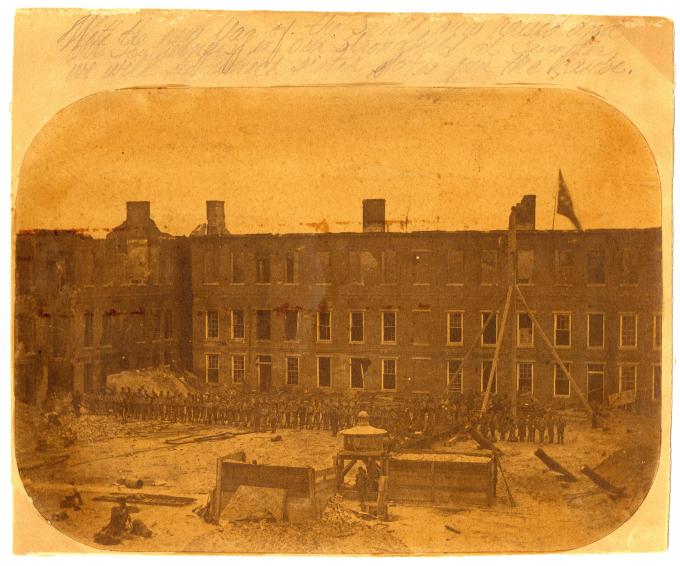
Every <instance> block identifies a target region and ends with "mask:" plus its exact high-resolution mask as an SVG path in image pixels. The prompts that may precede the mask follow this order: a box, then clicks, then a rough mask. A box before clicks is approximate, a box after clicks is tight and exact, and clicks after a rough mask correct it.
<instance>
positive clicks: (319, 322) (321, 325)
mask: <svg viewBox="0 0 680 566" xmlns="http://www.w3.org/2000/svg"><path fill="white" fill-rule="evenodd" d="M331 336H332V335H331V312H330V311H317V313H316V340H317V342H330V341H331Z"/></svg>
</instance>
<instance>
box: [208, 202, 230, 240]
mask: <svg viewBox="0 0 680 566" xmlns="http://www.w3.org/2000/svg"><path fill="white" fill-rule="evenodd" d="M205 208H206V215H207V218H208V225H207V229H206V234H207V235H208V236H216V235H219V234H225V233H226V231H227V229H226V225H225V222H224V201H223V200H207V201H205Z"/></svg>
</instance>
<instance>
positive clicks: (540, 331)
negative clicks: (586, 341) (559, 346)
mask: <svg viewBox="0 0 680 566" xmlns="http://www.w3.org/2000/svg"><path fill="white" fill-rule="evenodd" d="M515 289H516V290H517V295H518V296H519V298H520V300H521V301H522V304H523V305H524V308H525V309H526V311H527V314H528V315H529V317H530V318H531V320H532V321H533V323H534V326H535V327H536V329H537V330H538V334H539V335H540V337H541V338H542V339H543V341H544V342H545V344H546V346H548V348H549V349H550V353H551V354H552V356H553V358H554V359H555V361H556V362H557V365H559V366H560V369H561V370H562V371H563V372H564V375H566V376H567V378H568V379H569V382H570V383H571V384H572V386H573V387H574V391H576V394H577V395H578V397H579V399H580V400H581V403H583V406H584V407H585V408H586V410H587V411H588V413H589V414H590V415H592V414H593V408H592V407H591V406H590V403H588V399H586V396H585V395H584V394H583V391H581V388H580V387H579V386H578V383H576V380H575V379H574V378H573V377H572V376H571V373H569V370H567V368H566V366H565V365H564V363H563V362H562V358H560V355H559V354H558V353H557V350H556V349H555V347H554V346H553V345H552V342H551V341H550V340H549V339H548V337H547V336H546V334H545V332H543V328H542V327H541V325H540V324H539V322H538V320H537V319H536V315H534V313H533V312H532V310H531V309H530V308H529V304H528V303H527V301H526V299H525V298H524V295H522V291H520V289H519V287H518V286H517V285H515Z"/></svg>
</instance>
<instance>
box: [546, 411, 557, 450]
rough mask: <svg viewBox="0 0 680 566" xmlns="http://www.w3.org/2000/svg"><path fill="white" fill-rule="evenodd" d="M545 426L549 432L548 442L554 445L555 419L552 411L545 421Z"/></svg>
mask: <svg viewBox="0 0 680 566" xmlns="http://www.w3.org/2000/svg"><path fill="white" fill-rule="evenodd" d="M545 426H546V429H547V431H548V442H549V443H550V444H552V443H553V442H555V417H554V415H553V412H552V411H548V416H547V417H546V419H545Z"/></svg>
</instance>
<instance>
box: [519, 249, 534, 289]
mask: <svg viewBox="0 0 680 566" xmlns="http://www.w3.org/2000/svg"><path fill="white" fill-rule="evenodd" d="M533 282H534V250H517V283H519V284H521V285H531V284H532V283H533Z"/></svg>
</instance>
